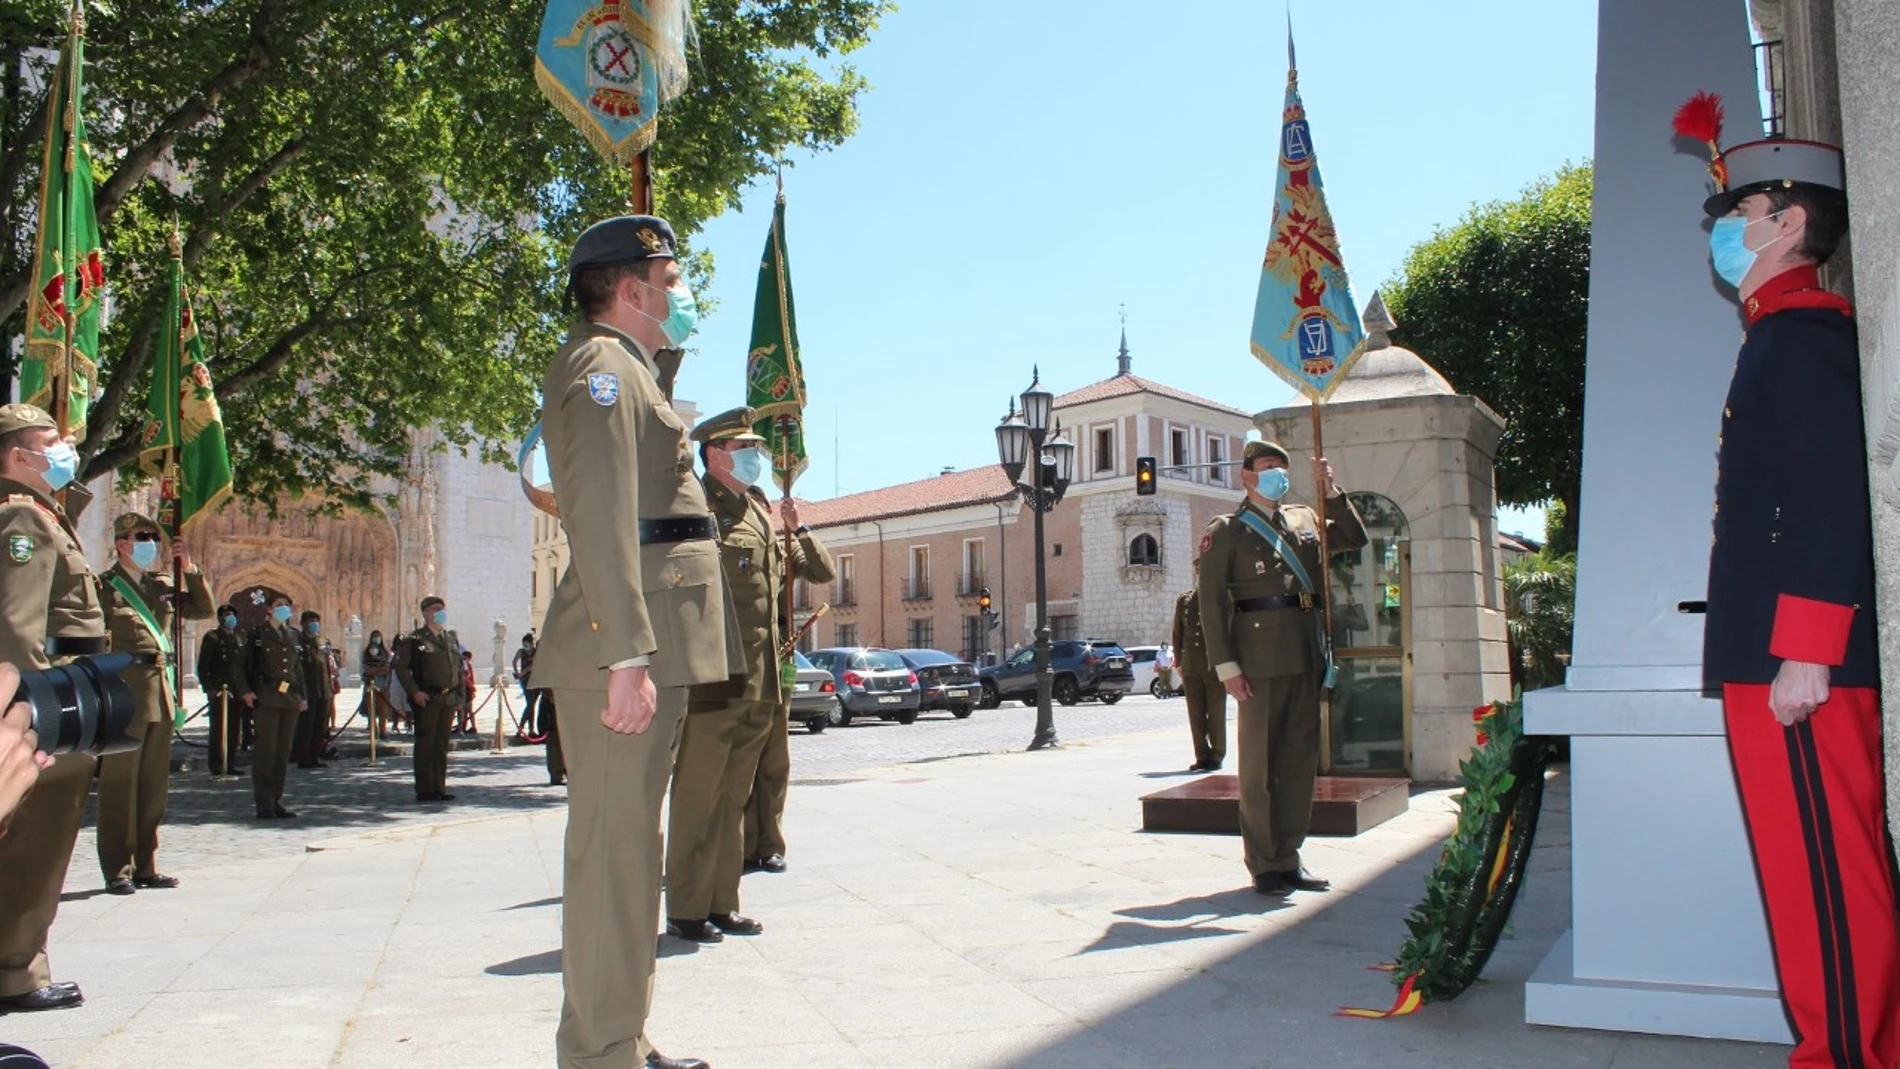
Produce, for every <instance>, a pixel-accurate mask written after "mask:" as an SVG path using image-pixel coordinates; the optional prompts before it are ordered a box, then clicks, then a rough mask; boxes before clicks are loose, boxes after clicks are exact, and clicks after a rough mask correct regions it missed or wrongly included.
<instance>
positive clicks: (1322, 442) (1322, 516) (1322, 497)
mask: <svg viewBox="0 0 1900 1069" xmlns="http://www.w3.org/2000/svg"><path fill="white" fill-rule="evenodd" d="M1322 407H1324V406H1323V405H1321V404H1320V403H1319V398H1317V397H1315V398H1313V464H1314V472H1313V496H1314V497H1317V498H1319V502H1318V504H1319V509H1318V512H1319V605H1320V611H1321V613H1323V614H1324V615H1322V617H1321V619H1322V620H1324V621H1325V624H1326V641H1328V642H1331V641H1332V635H1333V557H1332V551H1331V550H1330V549H1329V548H1328V542H1329V539H1328V537H1327V525H1328V523H1329V521H1328V520H1327V518H1326V511H1327V506H1328V503H1329V501H1330V498H1328V497H1327V496H1326V494H1325V493H1324V488H1322V487H1321V486H1320V485H1319V471H1318V466H1319V462H1320V461H1322V460H1324V459H1326V439H1325V437H1324V436H1323V432H1322V431H1321V429H1320V423H1321V420H1320V409H1321V408H1322ZM1321 652H1325V651H1324V650H1322V651H1321Z"/></svg>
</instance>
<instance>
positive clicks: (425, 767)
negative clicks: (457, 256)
mask: <svg viewBox="0 0 1900 1069" xmlns="http://www.w3.org/2000/svg"><path fill="white" fill-rule="evenodd" d="M463 704H464V703H463V701H462V699H461V698H458V697H454V696H452V695H445V694H430V695H429V704H427V705H422V706H418V707H416V709H415V718H416V748H415V761H416V794H417V795H424V794H441V793H442V792H443V789H444V788H446V787H447V786H448V782H449V729H450V728H452V727H454V726H455V717H456V714H457V713H460V712H461V711H462V706H463ZM601 704H602V706H603V707H604V706H605V704H606V703H605V702H602V703H601Z"/></svg>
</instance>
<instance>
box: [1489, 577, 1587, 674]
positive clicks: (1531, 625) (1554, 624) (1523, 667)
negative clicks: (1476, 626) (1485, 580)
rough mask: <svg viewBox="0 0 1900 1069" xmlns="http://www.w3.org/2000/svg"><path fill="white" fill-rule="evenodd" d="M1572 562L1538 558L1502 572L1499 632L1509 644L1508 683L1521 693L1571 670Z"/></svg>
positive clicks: (1573, 624) (1574, 595)
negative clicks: (1501, 626) (1502, 585)
mask: <svg viewBox="0 0 1900 1069" xmlns="http://www.w3.org/2000/svg"><path fill="white" fill-rule="evenodd" d="M1576 602H1577V558H1576V556H1575V555H1574V554H1567V553H1566V554H1559V553H1553V552H1551V551H1550V549H1549V548H1548V547H1546V548H1545V550H1544V551H1543V552H1541V553H1533V554H1531V555H1529V556H1526V557H1520V558H1518V559H1517V560H1514V561H1512V562H1511V563H1510V564H1507V565H1505V567H1504V628H1505V632H1506V635H1507V637H1508V638H1509V641H1510V649H1511V682H1512V683H1513V684H1515V685H1517V686H1519V687H1522V688H1523V689H1525V690H1537V689H1539V688H1541V687H1554V686H1557V685H1558V684H1560V683H1562V682H1563V681H1564V672H1565V670H1566V669H1567V668H1568V667H1569V665H1570V640H1571V635H1572V633H1573V631H1574V630H1575V627H1576Z"/></svg>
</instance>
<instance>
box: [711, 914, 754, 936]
mask: <svg viewBox="0 0 1900 1069" xmlns="http://www.w3.org/2000/svg"><path fill="white" fill-rule="evenodd" d="M706 920H707V921H708V922H709V923H710V924H711V925H712V926H713V927H715V928H717V929H719V930H720V931H722V932H724V933H726V934H727V935H759V934H760V933H762V932H764V931H765V925H763V924H760V923H759V922H758V921H755V920H753V919H752V918H751V917H747V916H743V915H741V914H738V913H715V914H713V915H712V916H710V917H707V918H706Z"/></svg>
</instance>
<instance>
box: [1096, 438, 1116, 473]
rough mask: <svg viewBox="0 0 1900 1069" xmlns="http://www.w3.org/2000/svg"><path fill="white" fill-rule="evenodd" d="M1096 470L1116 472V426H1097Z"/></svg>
mask: <svg viewBox="0 0 1900 1069" xmlns="http://www.w3.org/2000/svg"><path fill="white" fill-rule="evenodd" d="M1095 470H1096V471H1097V472H1110V473H1112V472H1114V470H1115V428H1113V427H1097V428H1095Z"/></svg>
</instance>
